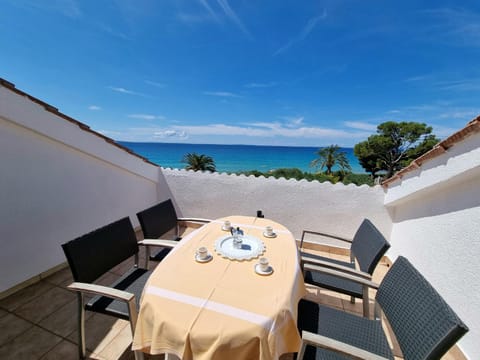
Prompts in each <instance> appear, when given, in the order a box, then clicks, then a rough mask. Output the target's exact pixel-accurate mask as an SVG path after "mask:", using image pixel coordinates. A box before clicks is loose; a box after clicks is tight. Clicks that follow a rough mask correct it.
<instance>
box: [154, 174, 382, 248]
mask: <svg viewBox="0 0 480 360" xmlns="http://www.w3.org/2000/svg"><path fill="white" fill-rule="evenodd" d="M162 173H163V174H164V176H165V178H166V180H167V184H168V186H169V188H170V190H171V192H172V194H173V196H174V198H175V202H176V204H177V207H178V209H179V211H180V212H181V213H182V215H183V216H193V217H195V216H196V217H204V218H212V219H215V218H219V217H222V216H227V215H249V216H255V215H256V211H257V210H262V211H263V213H264V215H265V217H266V218H270V219H272V220H275V221H277V222H279V223H281V224H283V225H285V226H286V227H287V228H289V229H290V231H292V233H293V234H294V235H295V236H296V237H297V238H300V236H301V234H302V230H303V229H309V230H317V231H322V232H327V233H333V234H339V235H344V236H347V237H352V236H353V234H354V233H355V231H356V230H357V228H358V227H359V225H360V223H361V222H362V220H363V219H364V218H369V219H370V220H371V221H372V222H373V223H374V224H375V225H377V227H378V228H379V230H380V231H381V232H382V233H383V234H384V235H385V236H386V237H387V238H388V237H389V235H390V230H391V220H390V218H389V215H388V213H387V211H386V209H385V207H384V206H383V201H384V191H383V189H382V188H381V187H380V186H376V187H368V186H366V185H365V186H361V187H358V186H355V185H348V186H345V185H343V184H335V185H333V184H331V183H318V182H317V181H314V182H308V181H305V180H302V181H296V180H293V179H291V180H285V179H278V180H277V179H274V178H264V177H259V178H255V177H253V176H250V177H246V176H243V175H241V176H236V175H227V174H218V173H214V174H211V173H201V172H193V171H185V170H172V169H162Z"/></svg>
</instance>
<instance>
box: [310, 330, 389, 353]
mask: <svg viewBox="0 0 480 360" xmlns="http://www.w3.org/2000/svg"><path fill="white" fill-rule="evenodd" d="M302 341H303V342H304V343H306V344H308V345H313V346H317V347H321V348H324V349H329V350H334V351H336V352H340V353H342V354H346V355H350V356H353V357H355V358H360V359H371V360H387V359H386V358H384V357H383V356H380V355H377V354H373V353H371V352H369V351H367V350H364V349H360V348H358V347H356V346H352V345H349V344H346V343H343V342H341V341H338V340H335V339H332V338H329V337H326V336H322V335H318V334H314V333H311V332H309V331H305V330H304V331H302Z"/></svg>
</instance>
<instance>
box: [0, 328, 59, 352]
mask: <svg viewBox="0 0 480 360" xmlns="http://www.w3.org/2000/svg"><path fill="white" fill-rule="evenodd" d="M60 341H62V338H60V337H58V336H55V335H53V334H52V333H50V332H48V331H46V330H43V329H41V328H39V327H38V326H33V327H32V328H31V329H29V330H27V331H26V332H24V333H23V334H21V335H20V336H18V337H16V338H15V339H13V340H12V341H10V342H8V343H7V344H6V345H4V346H2V347H0V359H15V360H32V359H39V358H40V357H41V356H43V355H44V354H46V353H47V352H48V351H50V350H51V349H53V348H54V347H55V345H57V344H58V343H59V342H60Z"/></svg>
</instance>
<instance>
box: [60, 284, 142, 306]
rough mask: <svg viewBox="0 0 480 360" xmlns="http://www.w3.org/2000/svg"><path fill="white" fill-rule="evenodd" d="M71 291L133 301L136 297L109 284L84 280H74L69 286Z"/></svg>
mask: <svg viewBox="0 0 480 360" xmlns="http://www.w3.org/2000/svg"><path fill="white" fill-rule="evenodd" d="M67 288H68V289H69V290H71V291H77V292H83V293H87V294H94V295H101V296H106V297H109V298H112V299H116V300H122V301H125V302H131V301H132V300H133V299H135V295H134V294H132V293H129V292H127V291H123V290H118V289H114V288H111V287H108V286H103V285H97V284H88V283H82V282H73V283H71V284H70V285H68V286H67Z"/></svg>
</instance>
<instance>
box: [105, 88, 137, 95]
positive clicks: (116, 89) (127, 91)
mask: <svg viewBox="0 0 480 360" xmlns="http://www.w3.org/2000/svg"><path fill="white" fill-rule="evenodd" d="M108 88H109V89H110V90H113V91H116V92H119V93H122V94H135V92H134V91H131V90H127V89H125V88H123V87H115V86H109V87H108Z"/></svg>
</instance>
